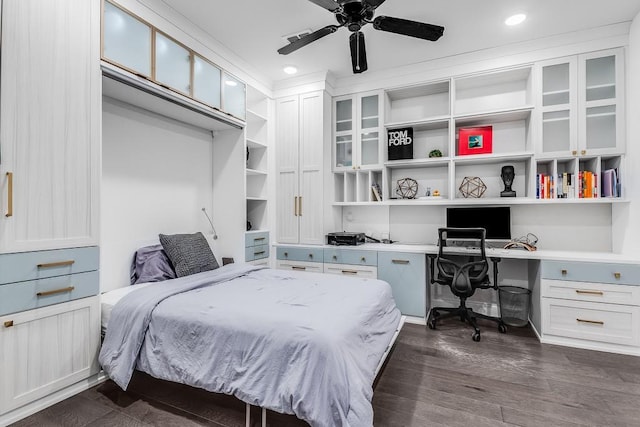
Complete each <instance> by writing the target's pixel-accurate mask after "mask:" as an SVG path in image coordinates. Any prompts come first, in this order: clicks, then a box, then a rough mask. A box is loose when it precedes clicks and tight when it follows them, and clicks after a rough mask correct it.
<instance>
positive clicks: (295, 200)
mask: <svg viewBox="0 0 640 427" xmlns="http://www.w3.org/2000/svg"><path fill="white" fill-rule="evenodd" d="M293 214H294V215H295V216H298V196H295V197H294V198H293Z"/></svg>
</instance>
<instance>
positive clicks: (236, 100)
mask: <svg viewBox="0 0 640 427" xmlns="http://www.w3.org/2000/svg"><path fill="white" fill-rule="evenodd" d="M222 80H223V94H224V95H223V99H224V103H223V109H224V111H226V112H227V113H229V114H231V115H234V116H236V117H238V118H239V119H243V120H244V118H245V112H246V100H247V95H246V87H245V84H244V83H242V82H241V81H240V80H238V79H236V78H235V77H233V76H231V75H229V74H227V73H224V75H223V77H222Z"/></svg>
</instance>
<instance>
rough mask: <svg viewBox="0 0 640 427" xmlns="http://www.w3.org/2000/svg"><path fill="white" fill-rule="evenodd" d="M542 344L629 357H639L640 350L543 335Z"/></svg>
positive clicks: (618, 345)
mask: <svg viewBox="0 0 640 427" xmlns="http://www.w3.org/2000/svg"><path fill="white" fill-rule="evenodd" d="M540 342H541V343H542V344H553V345H561V346H564V347H573V348H581V349H584V350H594V351H604V352H607V353H616V354H626V355H629V356H640V348H638V347H630V346H626V345H620V344H608V343H601V342H596V341H588V340H579V339H575V338H566V337H556V336H553V335H545V336H544V337H542V338H541V339H540Z"/></svg>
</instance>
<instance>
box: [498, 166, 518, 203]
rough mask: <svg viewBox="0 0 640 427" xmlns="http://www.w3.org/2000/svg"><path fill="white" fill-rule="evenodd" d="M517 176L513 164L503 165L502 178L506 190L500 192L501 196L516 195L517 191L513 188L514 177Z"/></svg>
mask: <svg viewBox="0 0 640 427" xmlns="http://www.w3.org/2000/svg"><path fill="white" fill-rule="evenodd" d="M515 176H516V171H515V169H514V168H513V166H511V165H507V166H503V167H502V172H501V173H500V178H502V182H503V183H504V191H501V192H500V197H516V192H515V191H513V190H512V189H511V185H512V184H513V179H514V178H515Z"/></svg>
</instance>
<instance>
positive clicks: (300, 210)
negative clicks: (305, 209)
mask: <svg viewBox="0 0 640 427" xmlns="http://www.w3.org/2000/svg"><path fill="white" fill-rule="evenodd" d="M298 215H299V216H302V196H300V197H298Z"/></svg>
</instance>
